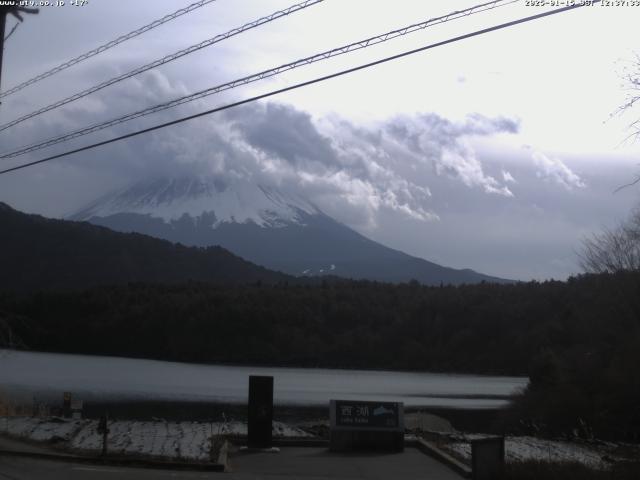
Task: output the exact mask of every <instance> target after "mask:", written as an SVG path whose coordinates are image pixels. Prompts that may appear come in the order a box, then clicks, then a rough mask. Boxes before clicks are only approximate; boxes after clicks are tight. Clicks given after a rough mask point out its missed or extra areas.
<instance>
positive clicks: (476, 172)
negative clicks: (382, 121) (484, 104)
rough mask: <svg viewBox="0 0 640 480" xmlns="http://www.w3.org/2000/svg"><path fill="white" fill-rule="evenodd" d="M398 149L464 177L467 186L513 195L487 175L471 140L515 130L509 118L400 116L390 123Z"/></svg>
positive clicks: (441, 172)
mask: <svg viewBox="0 0 640 480" xmlns="http://www.w3.org/2000/svg"><path fill="white" fill-rule="evenodd" d="M387 131H388V132H389V134H390V135H391V137H392V138H394V139H395V141H396V143H397V147H398V148H399V149H402V148H408V149H409V151H410V152H411V153H412V154H414V155H417V156H419V157H420V158H421V162H423V163H424V162H428V163H430V164H431V165H432V167H433V169H434V171H435V173H436V174H437V175H448V176H450V177H453V178H457V179H459V180H461V181H462V182H463V183H464V184H465V185H466V186H468V187H480V188H482V189H483V190H484V191H485V192H486V193H491V194H497V195H502V196H505V197H512V196H513V193H512V192H511V191H510V190H509V188H508V187H507V186H506V185H502V184H500V182H499V181H498V180H497V179H496V178H494V177H492V176H491V175H487V174H486V173H485V172H484V170H483V166H482V163H481V162H480V160H479V159H478V158H477V155H476V152H475V150H474V149H473V147H472V146H471V144H470V142H469V138H470V137H473V136H490V135H494V134H498V133H516V132H517V131H518V124H517V123H516V122H514V121H513V120H510V119H505V118H496V119H491V118H487V117H484V116H482V115H478V114H474V115H472V116H469V117H468V118H467V119H466V120H465V121H464V122H459V123H454V122H451V121H449V120H447V119H445V118H442V117H440V116H438V115H435V114H424V115H420V116H418V117H417V118H411V117H406V116H405V117H398V118H396V119H395V120H394V121H392V122H391V123H390V124H389V125H387Z"/></svg>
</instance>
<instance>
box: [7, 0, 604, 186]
mask: <svg viewBox="0 0 640 480" xmlns="http://www.w3.org/2000/svg"><path fill="white" fill-rule="evenodd" d="M599 2H600V0H594V2H593V3H599ZM583 6H585V4H573V5H570V6H567V7H562V8H558V9H555V10H551V11H547V12H542V13H538V14H537V15H531V16H528V17H523V18H519V19H517V20H512V21H510V22H506V23H501V24H499V25H494V26H493V27H488V28H483V29H482V30H476V31H474V32H471V33H466V34H464V35H460V36H457V37H453V38H449V39H447V40H443V41H440V42H436V43H432V44H430V45H426V46H424V47H420V48H416V49H413V50H409V51H406V52H402V53H399V54H396V55H392V56H390V57H386V58H383V59H380V60H376V61H374V62H370V63H365V64H363V65H359V66H357V67H352V68H349V69H346V70H341V71H339V72H336V73H332V74H329V75H325V76H322V77H318V78H315V79H313V80H307V81H306V82H302V83H297V84H295V85H291V86H288V87H284V88H280V89H278V90H273V91H271V92H268V93H263V94H261V95H256V96H254V97H250V98H246V99H244V100H240V101H237V102H233V103H229V104H227V105H223V106H221V107H216V108H212V109H210V110H205V111H204V112H200V113H196V114H193V115H189V116H186V117H182V118H179V119H177V120H172V121H170V122H166V123H162V124H159V125H155V126H153V127H149V128H145V129H142V130H138V131H135V132H131V133H127V134H125V135H121V136H119V137H115V138H111V139H109V140H104V141H102V142H98V143H93V144H91V145H87V146H84V147H80V148H76V149H74V150H69V151H67V152H64V153H59V154H57V155H52V156H50V157H46V158H43V159H41V160H36V161H33V162H29V163H25V164H22V165H18V166H15V167H11V168H7V169H5V170H0V175H3V174H5V173H9V172H14V171H16V170H20V169H23V168H27V167H31V166H33V165H38V164H41V163H45V162H49V161H51V160H55V159H58V158H62V157H67V156H69V155H73V154H75V153H80V152H84V151H87V150H91V149H93V148H97V147H101V146H103V145H108V144H110V143H114V142H118V141H120V140H125V139H127V138H132V137H136V136H138V135H142V134H144V133H149V132H153V131H155V130H160V129H162V128H166V127H170V126H172V125H177V124H179V123H183V122H186V121H189V120H193V119H195V118H199V117H204V116H206V115H211V114H213V113H216V112H221V111H223V110H227V109H230V108H234V107H238V106H240V105H244V104H247V103H251V102H255V101H257V100H262V99H264V98H268V97H272V96H274V95H279V94H281V93H285V92H289V91H291V90H296V89H298V88H302V87H306V86H309V85H313V84H315V83H320V82H323V81H326V80H330V79H332V78H337V77H341V76H343V75H347V74H350V73H353V72H357V71H359V70H364V69H367V68H370V67H373V66H376V65H380V64H383V63H387V62H391V61H393V60H398V59H400V58H403V57H407V56H409V55H413V54H416V53H419V52H424V51H426V50H431V49H433V48H437V47H441V46H444V45H448V44H451V43H455V42H459V41H461V40H466V39H468V38H472V37H477V36H479V35H484V34H486V33H490V32H493V31H496V30H502V29H505V28H508V27H513V26H515V25H519V24H521V23H526V22H530V21H533V20H538V19H540V18H544V17H548V16H551V15H557V14H559V13H564V12H567V11H569V10H573V9H576V8H580V7H583Z"/></svg>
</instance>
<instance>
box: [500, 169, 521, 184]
mask: <svg viewBox="0 0 640 480" xmlns="http://www.w3.org/2000/svg"><path fill="white" fill-rule="evenodd" d="M502 180H504V181H505V182H507V183H518V182H516V179H515V178H513V175H511V173H509V172H508V171H507V170H502Z"/></svg>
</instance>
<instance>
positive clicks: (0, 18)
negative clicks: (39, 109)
mask: <svg viewBox="0 0 640 480" xmlns="http://www.w3.org/2000/svg"><path fill="white" fill-rule="evenodd" d="M39 11H40V10H38V9H37V8H26V7H20V6H19V4H18V2H17V1H14V2H13V5H2V6H0V87H1V86H2V57H3V55H2V54H3V53H4V31H5V24H6V23H7V15H8V14H9V13H10V14H11V15H13V16H14V17H16V18H17V19H18V20H19V21H20V22H22V21H23V18H22V15H20V14H21V13H29V14H36V13H38V12H39Z"/></svg>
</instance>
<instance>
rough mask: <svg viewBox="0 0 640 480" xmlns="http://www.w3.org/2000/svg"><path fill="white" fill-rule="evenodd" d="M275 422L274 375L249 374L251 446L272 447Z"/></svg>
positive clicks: (248, 431)
mask: <svg viewBox="0 0 640 480" xmlns="http://www.w3.org/2000/svg"><path fill="white" fill-rule="evenodd" d="M272 423H273V377H267V376H257V375H251V376H249V422H248V425H247V437H248V443H249V448H271V446H272V432H271V430H272Z"/></svg>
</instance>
